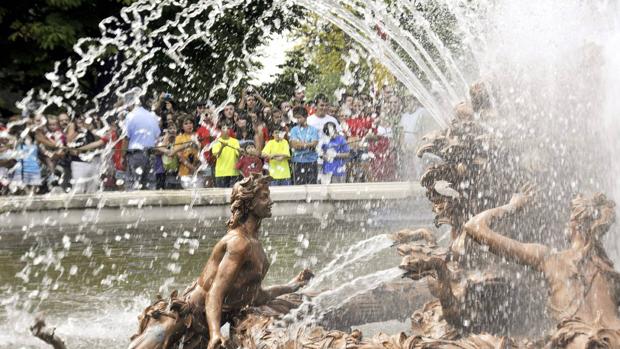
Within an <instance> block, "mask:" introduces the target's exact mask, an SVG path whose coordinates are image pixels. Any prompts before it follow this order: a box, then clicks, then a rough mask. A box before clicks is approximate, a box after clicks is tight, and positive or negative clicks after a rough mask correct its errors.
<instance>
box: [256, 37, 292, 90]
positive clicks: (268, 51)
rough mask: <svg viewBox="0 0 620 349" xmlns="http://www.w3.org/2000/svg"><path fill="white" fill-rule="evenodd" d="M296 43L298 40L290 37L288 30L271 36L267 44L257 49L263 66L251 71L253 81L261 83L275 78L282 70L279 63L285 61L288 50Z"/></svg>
mask: <svg viewBox="0 0 620 349" xmlns="http://www.w3.org/2000/svg"><path fill="white" fill-rule="evenodd" d="M296 43H297V42H296V41H294V40H292V39H291V38H290V35H289V32H288V31H285V32H282V33H281V34H278V35H276V36H273V37H271V38H270V40H269V41H268V42H267V43H266V44H265V45H263V46H262V47H260V48H259V49H258V50H257V53H258V54H259V55H260V56H261V57H260V60H259V61H260V62H261V63H262V65H263V68H262V69H260V70H258V71H255V72H252V73H250V75H251V76H252V77H253V79H252V83H253V84H255V85H260V84H263V83H268V82H272V81H273V80H275V76H276V74H278V73H279V72H280V70H281V69H279V68H278V65H280V64H282V63H284V60H285V58H286V57H285V55H286V52H287V51H289V50H291V49H292V48H293V47H294V46H295V45H296Z"/></svg>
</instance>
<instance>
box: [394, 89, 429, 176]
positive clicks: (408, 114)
mask: <svg viewBox="0 0 620 349" xmlns="http://www.w3.org/2000/svg"><path fill="white" fill-rule="evenodd" d="M389 102H390V103H389V105H388V107H389V109H386V108H384V109H386V110H385V112H384V113H383V115H382V117H384V118H385V117H389V118H391V117H392V116H391V115H388V114H395V115H396V114H399V116H400V118H398V119H397V120H399V121H398V126H399V127H398V128H399V132H398V133H397V136H398V140H399V143H400V154H401V155H400V158H399V166H400V178H402V179H405V180H413V179H418V178H419V176H420V175H422V171H423V169H424V167H425V166H424V163H423V162H422V161H421V160H420V159H418V157H417V156H416V152H417V148H418V147H419V146H420V145H421V144H422V137H424V135H425V134H426V133H428V132H430V131H432V130H433V129H436V128H437V127H439V125H438V124H437V122H436V121H435V120H434V119H433V118H432V116H431V115H430V113H428V112H427V110H426V109H425V108H424V107H423V106H422V105H421V104H420V102H419V101H418V99H417V98H415V97H413V96H411V97H410V98H408V100H407V103H405V104H404V108H403V106H401V104H400V100H399V99H398V97H397V96H392V97H391V98H390V100H389ZM403 109H404V112H403Z"/></svg>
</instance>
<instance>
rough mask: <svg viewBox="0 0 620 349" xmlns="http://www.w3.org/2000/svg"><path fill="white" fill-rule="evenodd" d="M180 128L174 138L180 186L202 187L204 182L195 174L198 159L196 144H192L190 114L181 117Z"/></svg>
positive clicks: (192, 124) (192, 121) (187, 187)
mask: <svg viewBox="0 0 620 349" xmlns="http://www.w3.org/2000/svg"><path fill="white" fill-rule="evenodd" d="M181 129H182V130H183V132H182V133H181V134H180V135H177V136H176V138H175V140H174V151H175V153H177V154H178V156H179V172H178V174H179V178H180V180H181V187H183V189H189V188H202V187H204V182H202V179H199V178H197V177H196V176H195V174H196V169H197V168H198V165H199V164H200V161H199V159H198V149H197V146H196V144H194V138H195V137H194V120H193V118H192V117H191V116H189V115H185V116H183V117H182V118H181Z"/></svg>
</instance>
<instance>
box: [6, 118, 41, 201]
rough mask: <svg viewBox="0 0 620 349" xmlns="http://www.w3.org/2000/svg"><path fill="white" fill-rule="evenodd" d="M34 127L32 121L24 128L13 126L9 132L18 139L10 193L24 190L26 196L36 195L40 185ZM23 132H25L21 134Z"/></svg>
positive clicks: (39, 166)
mask: <svg viewBox="0 0 620 349" xmlns="http://www.w3.org/2000/svg"><path fill="white" fill-rule="evenodd" d="M34 125H35V123H34V119H32V120H29V121H28V122H27V123H26V125H25V128H24V127H23V126H22V127H15V126H14V127H13V128H12V129H11V130H10V131H11V135H13V136H15V137H16V138H18V139H19V142H18V143H17V146H16V147H15V150H16V156H15V160H16V164H15V166H14V167H13V176H12V178H11V184H10V187H11V191H12V192H16V191H22V190H24V191H26V193H27V194H36V193H37V192H38V191H39V187H40V186H41V184H42V179H41V165H40V164H39V149H38V146H37V144H36V142H35V131H34V127H33V126H34ZM24 130H26V132H22V131H24ZM24 133H25V134H24ZM21 137H23V138H21Z"/></svg>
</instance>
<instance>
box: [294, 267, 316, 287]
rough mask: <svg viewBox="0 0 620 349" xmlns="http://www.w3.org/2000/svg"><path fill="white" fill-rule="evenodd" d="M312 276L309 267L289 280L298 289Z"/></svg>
mask: <svg viewBox="0 0 620 349" xmlns="http://www.w3.org/2000/svg"><path fill="white" fill-rule="evenodd" d="M313 277H314V273H312V271H310V269H304V270H302V271H301V272H300V273H299V274H297V276H295V278H294V279H293V280H291V284H292V285H293V287H294V288H295V290H298V289H300V288H302V287H304V286H306V285H307V284H308V281H310V279H312V278H313Z"/></svg>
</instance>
